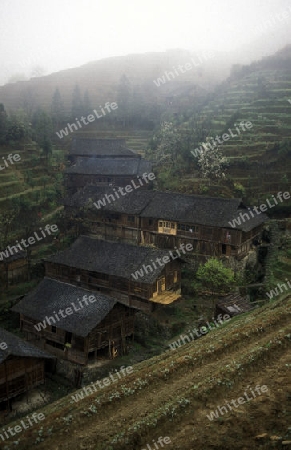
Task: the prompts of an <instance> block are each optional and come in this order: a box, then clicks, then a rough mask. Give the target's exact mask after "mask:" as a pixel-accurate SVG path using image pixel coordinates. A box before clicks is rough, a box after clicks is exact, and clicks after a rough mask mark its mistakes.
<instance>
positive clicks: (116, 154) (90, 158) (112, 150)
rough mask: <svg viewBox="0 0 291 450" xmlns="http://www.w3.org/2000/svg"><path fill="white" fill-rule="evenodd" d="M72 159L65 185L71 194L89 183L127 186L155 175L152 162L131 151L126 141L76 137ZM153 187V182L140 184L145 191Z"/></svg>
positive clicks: (70, 158)
mask: <svg viewBox="0 0 291 450" xmlns="http://www.w3.org/2000/svg"><path fill="white" fill-rule="evenodd" d="M69 160H70V161H71V166H70V167H69V168H68V169H66V171H65V185H66V189H67V192H68V193H69V194H70V195H72V194H73V193H75V192H76V191H77V190H79V189H81V188H82V187H84V186H86V185H87V184H89V185H90V184H91V185H94V186H123V187H125V186H128V185H130V184H131V182H132V180H133V181H135V182H137V181H138V180H139V178H140V177H142V176H143V174H145V173H147V174H148V173H151V172H152V163H151V162H149V161H146V160H144V159H143V158H142V157H141V155H139V154H137V153H135V152H133V151H132V150H130V149H128V148H127V147H126V146H125V140H124V139H93V138H75V139H73V142H72V146H71V149H70V153H69ZM151 186H152V182H150V183H143V184H142V186H141V185H139V187H142V188H143V189H149V188H150V187H151Z"/></svg>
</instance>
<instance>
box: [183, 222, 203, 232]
mask: <svg viewBox="0 0 291 450" xmlns="http://www.w3.org/2000/svg"><path fill="white" fill-rule="evenodd" d="M178 230H179V231H187V232H188V233H195V234H198V232H199V227H198V226H196V225H186V224H185V223H178Z"/></svg>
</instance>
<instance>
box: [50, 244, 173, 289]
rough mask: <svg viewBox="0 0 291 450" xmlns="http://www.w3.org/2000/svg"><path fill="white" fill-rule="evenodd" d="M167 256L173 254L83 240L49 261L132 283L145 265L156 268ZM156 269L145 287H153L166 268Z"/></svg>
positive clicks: (128, 245) (145, 278)
mask: <svg viewBox="0 0 291 450" xmlns="http://www.w3.org/2000/svg"><path fill="white" fill-rule="evenodd" d="M166 255H167V256H169V251H166V250H159V249H153V248H150V247H139V246H135V245H130V244H123V243H117V242H108V241H103V240H99V239H92V238H89V237H87V236H80V237H79V238H78V239H77V240H76V241H75V242H74V243H73V244H72V245H71V247H70V248H69V249H67V250H64V251H62V252H60V253H58V254H56V255H54V256H52V257H50V258H47V261H50V262H54V263H58V264H64V265H66V266H70V267H77V268H79V269H84V270H89V271H92V272H99V273H104V274H107V275H112V276H117V277H121V278H126V279H130V280H132V279H133V278H132V277H131V274H132V273H135V272H136V271H137V270H139V269H141V268H142V266H143V264H148V265H149V264H152V261H155V260H156V258H162V257H163V256H166ZM156 265H157V269H155V270H154V271H153V272H150V271H149V273H148V274H145V275H144V276H142V277H141V278H140V281H141V282H142V283H153V282H154V281H155V280H156V279H157V277H158V275H159V274H160V273H161V272H162V270H163V267H160V266H159V265H158V264H156Z"/></svg>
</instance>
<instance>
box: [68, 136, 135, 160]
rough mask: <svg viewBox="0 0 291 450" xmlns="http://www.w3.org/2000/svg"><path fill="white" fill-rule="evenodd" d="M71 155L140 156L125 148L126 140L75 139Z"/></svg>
mask: <svg viewBox="0 0 291 450" xmlns="http://www.w3.org/2000/svg"><path fill="white" fill-rule="evenodd" d="M70 154H71V155H84V156H96V157H100V156H112V157H117V156H126V157H137V156H138V155H137V154H136V153H135V152H134V151H133V150H130V149H129V148H126V146H125V139H95V138H74V139H73V141H72V146H71V149H70Z"/></svg>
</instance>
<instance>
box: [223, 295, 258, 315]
mask: <svg viewBox="0 0 291 450" xmlns="http://www.w3.org/2000/svg"><path fill="white" fill-rule="evenodd" d="M251 309H253V306H252V305H251V302H250V300H249V299H248V297H247V296H244V297H242V296H241V295H240V294H239V293H236V292H234V293H232V294H229V295H227V296H226V297H223V298H222V299H221V300H219V301H218V302H216V305H215V317H217V316H218V315H219V314H221V315H222V316H223V315H224V314H228V315H229V316H230V317H234V316H237V315H238V314H243V313H244V312H247V311H250V310H251Z"/></svg>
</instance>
